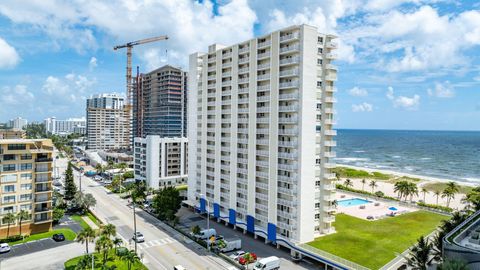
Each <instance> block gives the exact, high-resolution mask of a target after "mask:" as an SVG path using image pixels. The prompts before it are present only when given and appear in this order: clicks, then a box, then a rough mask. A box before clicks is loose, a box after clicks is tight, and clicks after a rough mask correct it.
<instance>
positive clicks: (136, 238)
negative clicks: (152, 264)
mask: <svg viewBox="0 0 480 270" xmlns="http://www.w3.org/2000/svg"><path fill="white" fill-rule="evenodd" d="M132 239H133V241H135V242H137V243H142V242H145V237H144V236H143V234H142V233H141V232H137V233H135V234H133V237H132Z"/></svg>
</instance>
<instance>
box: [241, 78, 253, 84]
mask: <svg viewBox="0 0 480 270" xmlns="http://www.w3.org/2000/svg"><path fill="white" fill-rule="evenodd" d="M249 81H250V78H248V77H246V78H240V79H238V83H239V84H243V83H248V82H249Z"/></svg>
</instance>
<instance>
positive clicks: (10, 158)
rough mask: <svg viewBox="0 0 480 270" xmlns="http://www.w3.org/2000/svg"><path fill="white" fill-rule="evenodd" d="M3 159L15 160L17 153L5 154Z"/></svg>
mask: <svg viewBox="0 0 480 270" xmlns="http://www.w3.org/2000/svg"><path fill="white" fill-rule="evenodd" d="M3 160H5V161H7V160H15V155H3Z"/></svg>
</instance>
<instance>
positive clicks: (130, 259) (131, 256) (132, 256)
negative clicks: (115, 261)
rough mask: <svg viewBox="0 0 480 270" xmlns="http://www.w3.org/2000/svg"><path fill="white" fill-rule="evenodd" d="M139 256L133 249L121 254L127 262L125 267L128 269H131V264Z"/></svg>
mask: <svg viewBox="0 0 480 270" xmlns="http://www.w3.org/2000/svg"><path fill="white" fill-rule="evenodd" d="M139 259H140V258H139V257H138V255H137V253H135V251H133V250H128V251H127V252H125V253H124V254H123V255H122V260H124V261H125V262H127V268H128V270H131V269H132V266H133V264H135V262H137V261H138V260H139Z"/></svg>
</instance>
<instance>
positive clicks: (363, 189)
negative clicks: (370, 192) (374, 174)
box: [360, 178, 367, 191]
mask: <svg viewBox="0 0 480 270" xmlns="http://www.w3.org/2000/svg"><path fill="white" fill-rule="evenodd" d="M360 182H361V183H362V191H365V184H366V183H367V180H365V178H364V179H362V181H360Z"/></svg>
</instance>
